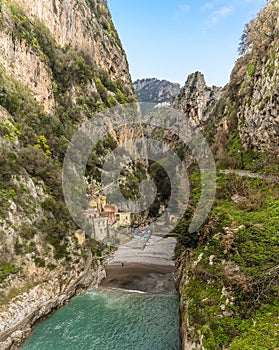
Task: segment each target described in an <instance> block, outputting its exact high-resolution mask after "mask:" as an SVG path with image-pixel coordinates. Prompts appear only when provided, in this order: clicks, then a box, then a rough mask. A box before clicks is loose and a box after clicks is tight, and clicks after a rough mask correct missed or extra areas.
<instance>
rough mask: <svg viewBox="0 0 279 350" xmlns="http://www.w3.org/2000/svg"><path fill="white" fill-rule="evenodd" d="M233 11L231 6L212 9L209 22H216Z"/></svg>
mask: <svg viewBox="0 0 279 350" xmlns="http://www.w3.org/2000/svg"><path fill="white" fill-rule="evenodd" d="M233 11H234V8H233V7H232V6H230V7H221V8H220V9H219V10H216V11H213V12H212V13H211V15H210V18H209V20H210V23H211V24H216V23H218V22H220V21H221V20H222V19H224V18H226V17H228V16H229V15H230V14H231V13H232V12H233Z"/></svg>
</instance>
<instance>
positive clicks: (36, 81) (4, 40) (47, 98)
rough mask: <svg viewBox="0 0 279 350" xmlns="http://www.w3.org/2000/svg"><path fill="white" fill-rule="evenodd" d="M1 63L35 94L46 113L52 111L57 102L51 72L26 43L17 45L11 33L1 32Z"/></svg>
mask: <svg viewBox="0 0 279 350" xmlns="http://www.w3.org/2000/svg"><path fill="white" fill-rule="evenodd" d="M0 61H1V62H2V63H3V65H4V67H5V70H6V71H7V72H9V73H11V74H13V75H14V76H15V78H16V79H17V80H19V81H20V82H22V83H23V84H24V85H25V86H27V87H28V88H29V89H30V90H31V91H32V92H33V94H34V95H35V96H36V98H37V100H38V101H39V102H40V103H42V105H43V106H44V109H45V111H46V112H51V111H52V109H53V107H54V103H55V102H54V96H53V85H52V81H51V72H50V70H49V68H48V66H47V65H46V63H45V62H43V61H42V60H41V58H40V56H39V55H38V54H36V52H35V51H34V50H32V49H31V48H30V47H29V46H28V45H26V42H24V41H22V42H21V43H19V44H18V45H15V42H14V41H13V37H12V34H11V33H9V32H7V31H4V32H0Z"/></svg>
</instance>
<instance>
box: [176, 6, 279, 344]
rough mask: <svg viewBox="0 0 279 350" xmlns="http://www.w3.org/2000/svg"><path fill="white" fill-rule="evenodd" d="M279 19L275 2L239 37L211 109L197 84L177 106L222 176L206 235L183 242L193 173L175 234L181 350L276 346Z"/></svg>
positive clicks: (197, 185)
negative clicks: (190, 121)
mask: <svg viewBox="0 0 279 350" xmlns="http://www.w3.org/2000/svg"><path fill="white" fill-rule="evenodd" d="M278 18H279V3H278V0H275V1H269V3H268V4H267V5H266V6H265V7H264V8H263V10H262V11H261V12H260V13H259V14H258V16H257V18H256V19H255V20H253V21H252V22H251V23H250V24H249V25H248V26H247V27H246V29H245V31H244V34H243V37H242V42H241V54H242V56H241V57H240V58H239V60H238V61H237V62H236V65H235V67H234V69H233V71H232V74H231V79H230V82H229V84H228V85H227V86H225V87H224V88H223V89H222V90H221V91H219V94H217V99H216V100H215V101H214V99H213V100H212V103H210V108H209V109H207V108H206V107H204V106H206V104H207V103H206V101H208V92H206V91H204V83H203V80H202V79H200V83H199V80H198V81H197V79H194V78H195V74H194V75H192V76H190V78H189V79H188V82H189V83H188V84H187V83H186V85H189V88H188V87H187V88H186V89H185V88H184V90H186V92H183V91H182V92H183V95H184V96H183V98H182V99H181V100H180V101H179V100H178V98H179V97H178V98H177V99H176V101H175V105H176V107H177V108H180V109H181V110H184V111H185V113H186V115H187V116H188V117H190V118H192V119H194V120H196V122H197V123H199V122H200V123H199V125H200V127H201V128H202V131H203V133H204V135H205V137H206V138H207V140H208V142H209V143H210V144H211V146H212V150H213V152H214V154H215V160H216V165H217V168H219V169H217V172H218V176H217V186H216V196H215V200H214V204H213V209H212V211H211V213H210V215H209V216H208V219H207V220H206V222H205V223H204V225H203V227H202V228H201V229H199V230H198V231H197V232H195V233H194V234H190V233H189V232H188V228H189V224H190V222H191V218H192V213H193V211H194V210H195V208H196V206H197V202H198V200H199V195H197V193H200V190H201V179H200V174H199V172H198V169H196V167H195V165H192V169H191V172H192V173H191V176H190V181H191V185H192V188H193V189H194V193H193V194H192V197H191V199H190V201H189V207H188V209H187V211H186V213H185V216H184V219H183V220H182V222H181V223H180V224H179V225H178V226H177V228H176V232H177V235H178V241H179V244H178V247H177V277H178V280H179V281H180V293H181V310H182V329H183V336H184V337H183V346H184V349H187V350H189V349H201V350H204V349H230V350H238V349H259V348H264V349H265V348H266V349H277V347H278V345H279V343H278V322H277V320H278V317H279V305H278V287H279V284H278V281H279V278H278V276H279V269H278V261H279V253H278V252H279V234H278V215H279V212H278V208H279V206H278V205H279V202H278V200H279V197H278V193H279V185H278V184H279V175H278V174H279V166H278V165H279V159H278V155H279V148H278V139H279V135H278V132H279V128H278V122H279V119H278V118H279V110H278V106H279V104H278V103H279V100H278V96H279V95H278V79H279V71H278V63H279V62H278V43H279V40H278V39H279V25H278ZM193 81H197V82H196V83H195V84H194V87H193V88H192V89H191V86H193V84H192V82H193ZM195 91H196V92H195ZM201 96H202V99H200V97H201ZM192 97H193V98H192ZM200 100H202V102H199V101H200ZM199 106H200V107H199ZM220 168H221V169H224V168H227V170H221V169H220ZM228 169H232V170H228ZM236 169H238V170H236ZM265 173H272V174H273V176H272V177H271V176H268V174H265ZM204 185H205V186H206V184H204Z"/></svg>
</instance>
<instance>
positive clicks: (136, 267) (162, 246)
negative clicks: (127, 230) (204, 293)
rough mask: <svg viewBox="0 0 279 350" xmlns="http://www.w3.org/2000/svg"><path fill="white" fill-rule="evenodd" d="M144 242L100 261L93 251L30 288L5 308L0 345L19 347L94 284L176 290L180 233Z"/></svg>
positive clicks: (133, 242)
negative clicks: (36, 327) (67, 269)
mask: <svg viewBox="0 0 279 350" xmlns="http://www.w3.org/2000/svg"><path fill="white" fill-rule="evenodd" d="M142 243H143V242H141V241H139V240H136V239H132V240H131V241H129V242H128V243H126V244H123V245H121V246H120V247H119V248H118V250H117V251H116V253H115V254H114V255H113V256H112V257H109V258H107V259H105V261H103V263H99V264H98V266H97V267H96V260H94V258H93V257H92V255H91V254H90V255H89V256H88V257H87V260H86V261H85V262H84V263H83V264H82V265H79V266H77V267H76V269H75V270H72V271H70V272H67V273H65V272H64V273H63V270H59V271H57V273H55V272H54V273H52V274H50V275H49V277H48V278H47V276H46V278H45V280H44V281H43V282H42V283H39V284H37V285H36V286H35V287H33V288H31V289H30V290H29V291H28V292H24V293H21V294H20V295H18V296H17V297H15V298H14V299H13V300H12V301H11V302H10V303H9V304H8V305H6V306H5V310H3V311H2V310H1V311H2V312H1V315H0V349H1V350H16V349H19V348H20V347H21V345H22V344H23V343H24V341H25V340H26V338H27V337H28V336H29V335H30V333H31V331H32V326H33V325H34V324H35V323H37V322H38V321H40V320H42V319H44V318H46V317H47V316H48V315H49V314H51V312H53V311H54V310H56V309H58V308H60V307H62V306H64V305H65V304H67V302H68V301H69V300H70V299H71V298H72V297H73V296H75V295H77V294H78V293H79V292H80V291H83V290H86V289H88V288H91V287H92V288H93V287H97V286H101V287H102V288H106V289H107V288H119V289H131V290H139V291H143V292H145V293H162V294H164V293H175V292H176V290H177V288H176V281H175V266H174V260H173V253H174V247H175V243H176V241H175V238H170V237H162V236H159V235H153V236H152V237H151V239H150V241H149V244H148V245H145V246H144V248H143V246H142Z"/></svg>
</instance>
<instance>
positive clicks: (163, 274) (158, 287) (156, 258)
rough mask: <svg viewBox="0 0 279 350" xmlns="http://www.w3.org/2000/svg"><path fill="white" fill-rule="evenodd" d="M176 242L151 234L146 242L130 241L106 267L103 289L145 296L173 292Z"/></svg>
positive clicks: (172, 238) (119, 248) (140, 238)
mask: <svg viewBox="0 0 279 350" xmlns="http://www.w3.org/2000/svg"><path fill="white" fill-rule="evenodd" d="M175 245H176V239H175V238H174V237H167V236H164V235H162V232H161V233H160V235H159V234H154V233H153V234H152V235H151V237H150V238H149V240H146V239H144V238H143V237H139V238H132V239H131V240H130V241H129V242H127V243H125V244H122V245H120V246H119V247H118V250H117V251H116V253H115V255H114V256H113V258H111V259H110V260H109V261H108V264H107V266H106V274H107V277H106V279H104V280H103V281H102V283H101V287H105V288H121V289H127V290H138V291H142V292H146V293H172V292H175V282H174V260H173V256H174V249H175Z"/></svg>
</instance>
